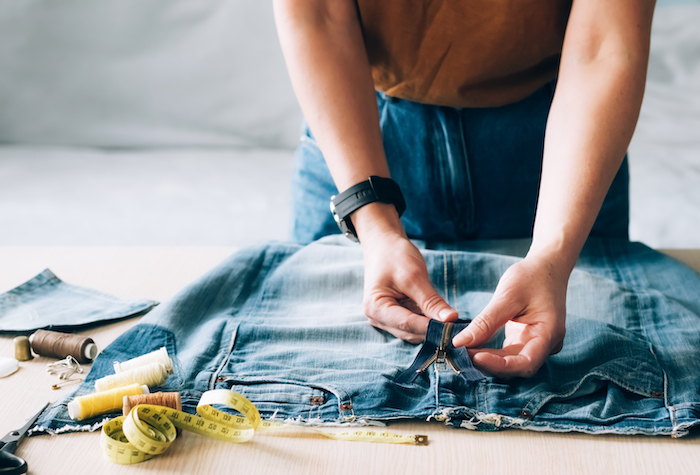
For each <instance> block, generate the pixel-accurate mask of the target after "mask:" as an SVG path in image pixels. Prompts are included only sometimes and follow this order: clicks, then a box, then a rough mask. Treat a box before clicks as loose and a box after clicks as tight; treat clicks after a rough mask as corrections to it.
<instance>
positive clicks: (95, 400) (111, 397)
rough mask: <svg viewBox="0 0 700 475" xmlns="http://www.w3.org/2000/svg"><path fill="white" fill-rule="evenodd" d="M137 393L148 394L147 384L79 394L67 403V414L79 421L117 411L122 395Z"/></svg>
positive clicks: (120, 405)
mask: <svg viewBox="0 0 700 475" xmlns="http://www.w3.org/2000/svg"><path fill="white" fill-rule="evenodd" d="M137 394H148V386H145V385H139V384H132V385H130V386H124V387H121V388H114V389H112V390H110V391H104V392H101V393H93V394H87V395H85V396H80V397H77V398H75V399H73V400H72V401H71V402H69V403H68V415H69V416H70V417H71V419H77V420H79V421H81V420H83V419H88V418H90V417H94V416H97V415H100V414H106V413H108V412H113V411H117V410H119V409H120V408H121V407H122V405H123V403H124V396H136V395H137Z"/></svg>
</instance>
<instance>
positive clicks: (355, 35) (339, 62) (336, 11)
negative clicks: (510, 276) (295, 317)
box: [274, 0, 457, 342]
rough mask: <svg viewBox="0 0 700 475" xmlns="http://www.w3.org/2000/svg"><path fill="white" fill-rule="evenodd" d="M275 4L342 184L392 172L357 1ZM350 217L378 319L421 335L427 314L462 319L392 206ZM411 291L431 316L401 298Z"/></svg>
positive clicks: (299, 84)
mask: <svg viewBox="0 0 700 475" xmlns="http://www.w3.org/2000/svg"><path fill="white" fill-rule="evenodd" d="M274 11H275V20H276V23H277V31H278V34H279V37H280V41H281V44H282V51H283V53H284V57H285V60H286V62H287V68H288V70H289V74H290V77H291V79H292V85H293V86H294V91H295V92H296V96H297V99H298V100H299V103H300V105H301V108H302V110H303V111H304V115H305V117H306V120H307V121H308V123H309V126H310V127H311V130H312V131H313V133H314V136H315V137H316V140H317V141H318V144H319V147H320V148H321V151H322V152H323V156H324V158H325V159H326V163H327V164H328V168H329V170H330V172H331V175H332V176H333V180H334V181H335V184H336V186H337V187H338V190H339V191H343V190H345V189H347V188H349V187H351V186H352V185H354V184H356V183H359V182H362V181H365V180H367V178H368V177H369V176H371V175H377V176H382V177H387V178H388V177H390V175H389V168H388V166H387V161H386V157H385V155H384V147H383V144H382V135H381V130H380V128H379V112H378V110H377V102H376V97H375V92H374V83H373V81H372V75H371V70H370V65H369V60H368V58H367V53H366V51H365V45H364V41H363V38H362V31H361V27H360V22H359V18H358V16H357V9H356V5H355V2H354V1H353V0H275V1H274ZM328 198H329V200H330V197H328ZM351 219H352V222H353V225H354V226H355V229H356V231H357V234H358V237H359V238H360V241H361V242H362V248H363V253H364V260H365V292H364V309H365V313H366V314H367V316H368V318H369V319H370V322H371V323H372V325H374V326H376V327H378V328H381V329H384V330H387V331H389V332H390V333H392V334H393V335H395V336H397V337H399V338H403V339H405V340H408V341H412V342H418V341H422V340H423V339H424V336H425V333H426V331H427V327H428V318H426V316H427V317H431V318H440V316H441V317H442V319H445V318H450V319H454V318H456V316H457V315H456V312H455V311H454V310H453V309H451V308H450V307H449V306H448V305H447V303H445V301H444V300H443V299H442V298H441V297H440V296H439V295H438V293H437V292H436V291H435V289H433V287H432V286H431V284H430V281H429V278H428V272H427V270H426V267H425V261H424V260H423V257H422V256H421V254H420V252H418V250H417V249H416V248H415V246H413V244H411V242H410V241H409V240H408V239H407V238H406V234H405V232H404V230H403V226H402V225H401V221H400V220H399V216H398V214H397V212H396V209H395V208H394V207H393V205H388V204H384V203H372V204H369V205H366V206H364V207H362V208H360V209H359V210H357V211H356V212H355V213H353V215H352V218H351ZM406 297H408V298H410V299H411V300H413V301H414V302H415V303H416V304H417V305H418V307H419V308H420V309H421V311H422V313H423V314H424V315H425V316H423V315H418V314H416V313H413V312H411V311H409V310H408V309H406V308H405V307H403V306H402V305H400V304H399V301H401V300H403V299H405V298H406Z"/></svg>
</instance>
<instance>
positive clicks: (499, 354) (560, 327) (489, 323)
mask: <svg viewBox="0 0 700 475" xmlns="http://www.w3.org/2000/svg"><path fill="white" fill-rule="evenodd" d="M570 272H571V270H570V269H568V267H566V266H564V269H562V266H560V265H557V263H556V262H555V261H554V260H553V259H552V258H551V257H549V256H541V255H528V257H526V258H525V259H524V260H522V261H521V262H518V263H517V264H514V265H513V266H511V267H510V268H509V269H508V270H507V271H506V272H505V273H504V274H503V276H502V277H501V279H500V281H499V283H498V286H497V287H496V292H495V293H494V295H493V298H492V299H491V302H490V303H489V304H488V305H487V306H486V308H484V310H483V311H482V312H481V313H480V314H479V315H478V316H477V317H476V318H475V319H474V320H473V321H472V323H471V324H469V326H468V327H467V328H466V329H464V330H463V331H462V332H460V333H459V334H458V335H457V336H455V337H454V339H453V341H452V343H453V344H454V346H465V347H467V349H469V355H470V356H471V357H472V361H473V363H474V366H476V367H477V368H478V369H479V370H481V371H483V372H484V373H487V374H490V375H493V376H497V377H499V378H506V379H507V378H511V377H516V376H521V377H530V376H532V375H534V374H535V373H536V372H537V370H538V369H539V368H540V366H542V364H543V363H544V361H545V359H546V358H547V357H548V356H549V355H551V354H554V353H557V352H559V351H560V350H561V348H562V343H563V340H564V334H565V332H566V329H565V321H566V288H567V283H568V280H569V274H570ZM504 325H505V332H506V338H505V341H504V342H503V348H502V349H488V348H483V349H479V348H478V347H479V346H482V345H484V344H485V343H486V342H488V340H489V339H490V338H491V337H492V336H493V334H494V333H495V332H496V331H497V330H498V329H499V328H501V327H502V326H504Z"/></svg>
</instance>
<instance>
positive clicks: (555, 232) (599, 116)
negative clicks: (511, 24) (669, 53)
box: [531, 0, 654, 272]
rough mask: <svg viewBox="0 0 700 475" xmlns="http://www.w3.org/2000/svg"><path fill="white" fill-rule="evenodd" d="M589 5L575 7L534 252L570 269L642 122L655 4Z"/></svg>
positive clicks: (550, 127)
mask: <svg viewBox="0 0 700 475" xmlns="http://www.w3.org/2000/svg"><path fill="white" fill-rule="evenodd" d="M603 1H604V2H605V0H603ZM587 2H588V3H585V2H582V1H580V0H579V1H578V2H575V3H574V7H573V10H572V14H571V19H570V21H569V26H568V27H567V37H566V39H565V43H564V51H563V54H562V63H561V67H560V73H559V81H558V84H557V90H556V94H555V97H554V100H553V103H552V108H551V111H550V114H549V119H548V122H547V132H546V138H545V151H544V161H543V170H542V181H541V185H540V195H539V199H538V206H537V216H536V219H535V228H534V234H533V244H532V248H531V253H533V254H536V253H541V252H544V253H549V254H556V255H557V257H558V259H559V265H560V267H561V268H563V269H568V272H570V271H571V269H572V268H573V266H574V264H575V262H576V259H577V257H578V254H579V253H580V251H581V248H582V247H583V244H584V242H585V240H586V238H587V236H588V234H589V232H590V230H591V228H592V226H593V223H594V222H595V219H596V217H597V215H598V212H599V210H600V207H601V205H602V203H603V200H604V198H605V195H606V193H607V190H608V188H609V187H610V184H611V183H612V180H613V178H614V177H615V174H616V173H617V171H618V169H619V167H620V164H621V163H622V160H623V158H624V156H625V153H626V150H627V147H628V146H629V143H630V140H631V138H632V134H633V132H634V128H635V126H636V123H637V119H638V117H639V110H640V107H641V103H642V97H643V95H644V85H645V80H646V69H647V61H648V51H649V32H650V29H651V16H652V12H653V3H654V2H653V1H646V2H637V4H636V5H633V4H632V3H631V2H628V1H621V2H619V4H620V5H614V4H611V3H610V2H605V3H607V5H602V6H601V5H600V4H599V2H597V1H595V0H587ZM595 4H598V5H595ZM600 18H607V20H605V21H601V20H600ZM596 22H597V23H596ZM601 23H602V24H601Z"/></svg>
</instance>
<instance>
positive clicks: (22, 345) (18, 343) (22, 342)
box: [13, 336, 34, 361]
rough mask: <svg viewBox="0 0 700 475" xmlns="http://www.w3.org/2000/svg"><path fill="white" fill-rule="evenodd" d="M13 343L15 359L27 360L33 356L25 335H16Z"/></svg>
mask: <svg viewBox="0 0 700 475" xmlns="http://www.w3.org/2000/svg"><path fill="white" fill-rule="evenodd" d="M13 341H14V343H15V359H16V360H17V361H29V360H31V359H32V358H34V356H33V355H32V350H31V348H30V346H29V338H27V337H26V336H18V337H15V339H14V340H13Z"/></svg>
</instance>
